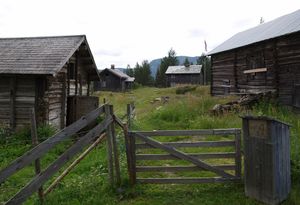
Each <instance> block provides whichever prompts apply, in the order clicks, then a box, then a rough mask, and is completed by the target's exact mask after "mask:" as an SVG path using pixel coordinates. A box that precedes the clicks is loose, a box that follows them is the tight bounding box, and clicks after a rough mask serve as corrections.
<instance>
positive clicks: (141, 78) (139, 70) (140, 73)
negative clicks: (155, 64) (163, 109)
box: [134, 60, 154, 86]
mask: <svg viewBox="0 0 300 205" xmlns="http://www.w3.org/2000/svg"><path fill="white" fill-rule="evenodd" d="M134 77H135V81H136V82H137V83H139V84H141V85H147V86H151V85H153V81H154V80H153V77H152V76H151V70H150V64H149V62H148V61H147V60H144V61H143V62H142V64H141V65H139V63H136V65H135V67H134Z"/></svg>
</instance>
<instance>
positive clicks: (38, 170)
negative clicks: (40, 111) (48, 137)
mask: <svg viewBox="0 0 300 205" xmlns="http://www.w3.org/2000/svg"><path fill="white" fill-rule="evenodd" d="M31 141H32V146H33V147H35V146H36V145H38V143H39V142H38V137H37V128H36V117H35V109H34V108H32V110H31ZM34 167H35V174H36V175H39V174H40V173H41V163H40V159H39V158H38V159H36V160H35V161H34ZM38 196H39V199H40V201H41V203H43V201H44V194H43V187H42V186H41V187H40V188H39V189H38Z"/></svg>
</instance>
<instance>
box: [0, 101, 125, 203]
mask: <svg viewBox="0 0 300 205" xmlns="http://www.w3.org/2000/svg"><path fill="white" fill-rule="evenodd" d="M103 115H104V120H102V121H101V122H100V123H95V122H96V119H97V118H98V117H99V116H103ZM114 119H116V117H115V115H114V114H113V107H112V106H111V105H107V104H105V105H103V106H101V107H99V108H97V109H95V110H94V111H92V112H90V113H89V114H88V115H86V116H83V117H82V118H80V119H79V120H78V121H76V122H74V123H73V124H71V125H70V126H68V127H66V128H64V129H63V130H61V131H59V132H58V133H57V134H55V135H53V136H52V137H50V138H48V139H47V140H45V141H43V142H42V143H40V144H37V145H36V146H35V147H34V148H32V149H31V150H30V151H28V152H26V153H25V154H24V155H22V156H21V157H19V158H18V159H16V160H15V161H14V162H12V163H11V164H10V165H8V166H7V167H6V168H4V169H3V170H1V171H0V184H1V183H3V182H4V181H5V180H6V179H8V178H9V177H10V176H11V175H13V174H15V173H16V172H18V171H19V170H21V169H23V168H24V167H26V166H28V165H30V164H32V163H34V162H35V163H36V166H35V167H36V168H37V167H39V166H40V165H39V163H40V162H39V159H40V158H41V157H43V156H44V155H46V154H47V153H48V152H49V151H50V150H51V149H52V148H54V147H55V146H56V145H57V144H59V143H61V142H63V141H65V140H67V139H70V138H71V137H72V136H74V135H75V134H76V133H78V132H79V131H81V130H82V129H84V128H86V127H90V126H91V125H94V127H93V128H91V129H90V130H89V131H87V132H86V134H85V135H84V136H81V137H80V138H79V139H78V140H77V141H76V142H74V144H73V145H72V146H70V147H69V148H68V149H67V150H66V151H65V152H64V153H63V154H62V155H60V156H59V157H58V158H57V159H56V160H55V161H54V162H52V163H51V164H50V165H49V166H48V167H47V168H45V169H44V170H36V174H37V175H36V176H35V177H34V178H33V179H32V180H31V181H30V182H29V183H28V184H27V185H25V186H24V187H23V188H22V189H21V190H20V191H19V192H18V193H17V194H15V196H13V197H12V198H11V199H10V200H9V201H7V202H6V204H21V203H23V202H24V201H25V200H26V199H27V198H28V197H29V196H31V195H32V194H33V193H34V192H36V191H39V196H40V197H41V198H42V197H43V196H44V195H45V194H48V193H49V192H51V190H53V188H54V187H55V186H56V184H57V183H58V182H59V181H60V180H61V179H62V178H63V177H64V176H65V175H66V174H68V173H69V172H70V170H71V169H72V168H73V167H75V166H76V165H77V164H78V163H79V162H80V161H81V159H82V158H84V157H85V156H86V155H87V153H89V152H90V151H91V149H93V148H94V147H95V146H96V145H97V144H99V143H100V142H102V141H103V139H104V138H105V137H106V139H107V152H108V154H107V157H108V172H109V180H110V183H111V184H112V185H113V184H116V185H120V180H121V178H120V166H119V159H118V149H117V142H116V135H115V127H114V122H115V120H114ZM118 122H119V123H120V121H118ZM95 124H96V125H95ZM120 125H122V123H121V124H120ZM33 127H34V124H33ZM33 130H34V129H33ZM32 134H33V135H35V133H34V132H33V133H32ZM33 139H34V138H33ZM89 145H90V146H89ZM87 146H89V147H88V148H87V149H86V150H85V151H84V152H83V153H82V154H81V155H80V156H79V157H78V158H77V159H76V160H75V161H74V162H73V163H72V164H71V165H70V166H69V167H68V168H67V169H66V170H65V171H64V172H63V173H62V174H61V175H60V176H59V177H58V178H57V179H56V180H54V182H53V183H52V184H51V185H50V186H49V187H48V188H47V189H46V191H45V192H43V191H42V190H43V189H41V187H42V186H43V184H44V183H45V182H46V181H48V180H49V179H50V178H51V177H52V176H53V175H54V174H55V173H57V172H58V171H59V170H60V169H61V168H62V167H63V166H64V165H65V164H66V163H67V162H68V161H70V160H71V159H72V158H74V157H75V156H76V155H77V154H79V153H80V152H82V151H83V150H84V149H85V148H86V147H87ZM37 165H38V166H37Z"/></svg>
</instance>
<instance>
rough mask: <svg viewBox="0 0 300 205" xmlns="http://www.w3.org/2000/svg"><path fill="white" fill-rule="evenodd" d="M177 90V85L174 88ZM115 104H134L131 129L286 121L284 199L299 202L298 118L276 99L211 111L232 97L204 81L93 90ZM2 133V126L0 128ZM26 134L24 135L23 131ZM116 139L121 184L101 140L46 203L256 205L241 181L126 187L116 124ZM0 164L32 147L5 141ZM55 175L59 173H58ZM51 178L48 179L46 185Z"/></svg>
mask: <svg viewBox="0 0 300 205" xmlns="http://www.w3.org/2000/svg"><path fill="white" fill-rule="evenodd" d="M177 92H178V91H177ZM96 95H98V96H99V97H100V102H103V98H105V99H106V101H108V102H109V103H111V104H113V105H114V110H115V112H116V113H117V115H118V116H120V117H121V116H124V114H125V113H126V104H127V103H129V102H132V101H133V102H134V103H135V105H136V117H135V119H134V124H133V129H134V130H159V129H178V130H179V129H211V128H232V127H236V128H240V127H241V126H242V122H241V118H240V117H239V116H240V115H244V114H254V115H268V116H271V117H275V118H277V119H280V120H283V121H285V122H288V123H290V124H291V125H292V127H291V158H292V183H293V187H292V192H291V194H290V196H289V198H288V200H286V201H285V202H284V203H283V204H284V205H298V204H300V194H299V193H300V151H299V150H300V138H299V133H300V118H299V115H296V114H293V113H292V112H291V111H289V110H288V109H285V108H283V107H280V106H278V105H276V103H269V102H261V103H260V104H258V105H257V106H256V107H255V108H254V110H253V111H251V112H250V111H241V112H239V113H224V114H223V115H220V116H215V115H213V114H212V113H211V112H210V109H211V108H212V107H213V106H214V105H215V104H220V103H225V102H228V101H230V100H233V99H235V97H233V96H231V97H211V96H210V95H209V88H208V87H197V88H196V89H195V90H193V89H191V90H190V91H189V92H187V93H185V94H176V88H165V89H158V88H139V89H136V90H133V91H132V92H130V93H114V92H101V93H96ZM165 96H168V97H169V101H168V102H167V103H163V101H157V100H155V99H156V98H160V97H165ZM0 134H1V132H0ZM23 138H24V137H23ZM156 139H158V140H160V141H178V140H192V141H193V140H197V138H187V137H184V136H183V137H176V138H174V137H173V138H170V137H167V138H162V137H158V138H156ZM214 139H218V140H219V139H222V140H226V139H229V138H227V137H219V138H216V137H214V136H209V137H208V138H206V139H205V140H214ZM118 142H119V143H118V144H119V149H120V153H121V155H120V158H121V160H120V162H121V170H122V188H121V190H118V191H116V190H115V189H112V188H111V187H110V186H109V184H108V179H107V159H106V150H105V146H104V145H101V146H99V147H97V149H95V150H93V151H92V152H91V153H90V154H89V155H88V156H87V157H86V158H85V159H84V160H83V161H82V162H81V163H80V164H79V165H78V166H77V167H76V168H75V169H74V170H72V171H71V173H70V174H69V175H67V177H66V178H65V179H64V180H63V181H62V182H61V183H60V184H59V186H58V187H57V188H56V189H55V190H54V191H53V192H51V193H50V194H49V195H47V197H46V201H45V204H49V205H52V204H53V205H54V204H55V205H57V204H72V205H73V204H123V205H129V204H152V205H153V204H159V205H161V204H172V205H173V204H205V205H215V204H224V205H232V204H233V205H239V204H248V205H252V204H253V205H259V204H261V203H259V202H257V201H255V200H252V199H249V198H247V197H245V195H244V187H243V184H233V183H229V184H199V185H137V186H136V187H134V188H130V187H129V185H128V177H127V164H126V158H125V146H124V141H123V136H122V132H121V131H120V130H118ZM69 145H70V142H65V143H63V144H61V145H59V146H58V147H57V148H56V149H55V150H53V151H52V152H51V153H50V154H48V155H46V156H45V157H44V158H43V159H42V166H43V167H46V166H47V165H48V164H50V163H51V161H53V159H55V158H56V157H57V156H59V154H60V153H61V152H62V151H63V150H64V149H65V148H66V147H68V146H69ZM0 146H1V147H0V150H1V152H0V156H1V157H0V167H1V168H3V167H5V166H6V165H7V164H8V163H9V162H10V161H12V160H13V159H15V158H16V157H18V156H20V155H22V153H24V152H25V151H26V150H28V149H29V148H30V145H28V144H26V143H17V144H16V143H15V142H14V143H12V144H10V143H8V144H3V143H2V145H0ZM182 150H184V151H187V152H214V151H219V152H223V151H224V152H225V151H232V149H231V148H217V149H216V148H204V149H198V148H186V149H182ZM143 152H144V153H146V152H147V153H149V152H151V153H161V151H159V150H154V149H149V150H145V151H143ZM209 162H210V163H216V164H218V163H219V164H221V163H222V164H230V163H232V160H231V159H224V160H211V161H209ZM139 163H140V165H150V164H151V165H162V164H164V165H166V164H168V165H183V164H184V165H188V164H189V163H187V162H182V161H178V160H165V161H161V162H149V161H141V162H139ZM33 170H34V169H33V166H30V167H28V168H26V169H24V170H23V171H21V172H19V173H17V174H16V175H14V176H13V177H11V178H9V180H7V181H6V182H5V183H4V184H2V185H1V186H0V204H1V203H2V202H4V201H6V200H8V199H9V198H10V197H11V196H12V195H13V194H14V193H16V192H17V190H18V188H20V187H21V186H22V185H24V184H25V183H26V181H28V180H29V179H30V178H31V177H32V176H33V175H34V174H33V173H34V171H33ZM139 175H140V176H144V177H149V176H160V177H162V176H164V177H168V176H186V177H192V176H202V177H204V176H211V173H209V172H190V173H170V174H166V173H155V175H153V174H149V173H139ZM56 176H57V174H56ZM49 183H50V182H47V185H48V184H49ZM38 203H39V202H38V200H37V196H36V195H34V196H33V197H31V198H30V199H29V200H28V201H27V202H26V204H38Z"/></svg>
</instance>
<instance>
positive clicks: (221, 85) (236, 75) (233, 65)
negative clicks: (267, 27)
mask: <svg viewBox="0 0 300 205" xmlns="http://www.w3.org/2000/svg"><path fill="white" fill-rule="evenodd" d="M253 60H254V61H256V64H255V63H254V64H253V63H252V62H253ZM255 68H267V71H266V72H259V73H253V74H251V73H250V74H245V73H244V71H245V70H251V69H255ZM299 83H300V32H298V33H295V34H291V35H289V36H284V37H279V38H277V39H271V40H268V41H264V42H260V43H256V44H252V45H249V46H245V47H242V48H238V49H235V50H231V51H227V52H223V53H219V54H214V55H212V86H211V93H212V95H225V94H228V93H236V92H239V93H247V92H265V91H277V93H278V99H279V102H281V103H282V104H284V105H289V106H293V105H296V102H298V98H299V99H300V97H299V96H297V95H294V94H295V93H297V92H295V87H296V85H297V84H299Z"/></svg>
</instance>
